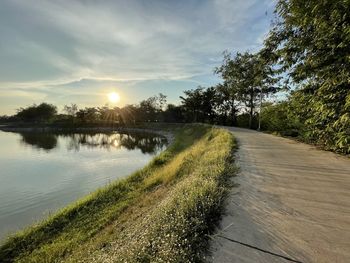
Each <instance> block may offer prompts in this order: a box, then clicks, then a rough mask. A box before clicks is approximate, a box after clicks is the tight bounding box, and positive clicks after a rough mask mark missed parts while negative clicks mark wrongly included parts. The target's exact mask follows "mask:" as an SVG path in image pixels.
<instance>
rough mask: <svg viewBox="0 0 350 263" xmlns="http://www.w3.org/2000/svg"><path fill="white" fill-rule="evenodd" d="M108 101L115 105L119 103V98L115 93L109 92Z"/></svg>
mask: <svg viewBox="0 0 350 263" xmlns="http://www.w3.org/2000/svg"><path fill="white" fill-rule="evenodd" d="M108 100H109V101H110V102H112V103H117V102H119V101H120V96H119V94H118V93H116V92H111V93H109V94H108Z"/></svg>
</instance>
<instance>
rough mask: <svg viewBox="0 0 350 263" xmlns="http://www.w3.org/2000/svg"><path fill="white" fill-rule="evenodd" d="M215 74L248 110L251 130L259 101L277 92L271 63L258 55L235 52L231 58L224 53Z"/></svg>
mask: <svg viewBox="0 0 350 263" xmlns="http://www.w3.org/2000/svg"><path fill="white" fill-rule="evenodd" d="M264 54H265V53H264ZM215 72H216V73H220V74H221V76H222V78H223V79H224V81H225V83H226V85H227V86H228V87H229V90H230V94H231V96H232V97H233V98H236V99H237V100H238V101H241V102H243V103H244V105H245V107H246V108H247V109H248V113H249V128H252V127H253V116H254V114H255V111H256V108H257V106H258V104H259V101H261V100H262V99H263V97H264V96H267V95H269V94H271V93H275V92H277V91H278V90H279V88H277V87H276V86H274V84H276V82H277V80H278V78H276V77H275V76H274V75H275V72H274V70H273V67H272V63H271V62H270V61H269V60H267V59H266V55H265V56H262V54H260V53H256V54H252V53H249V52H245V53H239V52H237V53H236V54H234V56H233V57H231V55H230V54H228V53H225V54H224V61H223V64H222V65H221V66H220V67H218V68H217V69H216V70H215Z"/></svg>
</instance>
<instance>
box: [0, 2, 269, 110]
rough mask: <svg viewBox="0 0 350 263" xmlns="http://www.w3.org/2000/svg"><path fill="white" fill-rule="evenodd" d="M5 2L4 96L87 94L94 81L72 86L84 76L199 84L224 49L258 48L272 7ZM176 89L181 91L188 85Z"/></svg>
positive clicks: (0, 43)
mask: <svg viewBox="0 0 350 263" xmlns="http://www.w3.org/2000/svg"><path fill="white" fill-rule="evenodd" d="M0 5H1V8H0V36H1V37H0V91H1V94H3V93H4V92H5V90H6V92H10V90H14V89H18V88H21V89H22V88H23V89H27V90H28V92H29V91H30V90H37V89H40V90H41V92H42V93H40V94H46V95H47V96H49V94H52V93H50V92H52V90H54V91H55V92H56V94H61V95H62V96H63V97H64V96H66V97H67V95H68V94H71V93H72V92H75V91H76V90H77V89H79V92H81V93H84V92H85V94H87V95H88V94H89V93H88V92H87V91H88V90H90V89H91V88H89V87H88V86H84V85H78V86H79V87H78V88H72V86H73V84H74V83H77V82H79V81H81V83H85V84H86V85H90V84H91V83H92V82H94V81H96V82H98V83H102V82H103V81H104V82H105V84H106V85H109V84H110V83H113V82H114V83H117V84H118V83H119V84H121V83H122V84H123V85H125V84H126V82H132V81H137V83H142V82H143V83H145V85H144V87H148V86H147V85H146V83H150V82H152V81H156V84H155V85H156V86H157V87H163V89H164V85H161V84H160V83H161V82H162V81H163V83H164V84H165V83H167V84H168V85H169V83H170V82H169V81H175V83H182V82H181V81H185V82H186V83H193V79H194V78H196V77H198V76H208V75H211V74H212V71H213V68H214V67H215V66H217V65H218V64H219V63H220V60H221V53H222V51H223V50H225V49H228V50H235V51H242V50H246V49H249V50H255V49H257V48H258V47H259V46H260V45H261V41H262V36H263V35H264V34H265V33H266V32H267V31H268V26H269V19H270V18H268V17H265V12H266V11H269V12H270V11H271V9H272V8H273V6H271V1H268V0H245V1H240V0H207V1H200V0H193V1H185V0H183V1H170V0H169V1H161V0H150V1H141V0H139V1H136V0H129V1H121V0H120V1H68V0H67V1H40V2H37V1H35V0H27V1H21V0H11V1H10V0H4V1H1V3H0ZM203 79H208V77H203ZM84 80H90V81H89V84H87V81H84ZM65 83H68V84H69V83H70V85H69V86H70V89H66V88H64V87H65V85H64V84H65ZM193 84H194V83H193ZM138 85H141V84H138ZM170 86H171V85H170ZM175 86H176V85H175ZM185 86H186V87H187V86H188V85H185ZM128 87H130V89H132V87H134V86H128ZM173 88H175V87H173ZM176 88H177V89H178V90H179V92H177V94H180V93H181V91H182V90H183V88H181V87H180V86H179V85H178V86H176ZM147 89H149V87H148V88H147ZM169 89H170V88H168V90H169ZM158 90H159V89H158ZM64 92H65V94H64ZM163 92H164V93H167V91H166V90H164V91H163ZM170 93H174V92H170ZM143 94H144V95H145V96H146V95H147V94H148V91H147V90H145V91H144V92H143ZM36 95H37V94H36ZM151 95H152V94H151ZM33 96H34V98H39V97H40V98H41V99H42V96H39V97H38V96H36V97H35V94H34V93H33ZM2 98H3V96H2V95H0V102H1V101H2ZM34 100H36V99H33V101H34ZM0 112H1V108H0Z"/></svg>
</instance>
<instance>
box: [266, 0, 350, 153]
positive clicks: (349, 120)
mask: <svg viewBox="0 0 350 263" xmlns="http://www.w3.org/2000/svg"><path fill="white" fill-rule="evenodd" d="M349 10H350V2H349V1H345V0H334V1H316V0H309V1H307V2H305V1H301V0H280V1H278V4H277V8H276V14H277V15H278V19H277V21H276V23H275V26H274V27H273V29H272V30H271V32H270V36H269V37H268V39H267V40H266V43H265V46H266V47H267V48H268V49H270V50H274V52H275V54H276V55H277V57H278V58H279V62H280V63H281V65H282V66H283V69H284V70H285V71H286V72H288V74H289V76H290V78H291V80H292V81H293V82H294V85H295V86H297V87H298V90H297V91H296V93H295V94H294V95H293V96H292V97H291V98H290V103H291V104H294V105H295V104H299V105H300V106H301V107H300V108H295V110H296V112H298V116H299V117H300V118H301V119H304V118H305V126H306V129H307V131H306V132H305V138H307V139H308V140H311V141H312V142H315V143H318V144H321V145H323V146H325V147H326V148H328V149H332V150H336V151H340V152H344V153H349V152H350V107H349V105H350V103H349V101H350V85H349V84H350V83H349V80H350V24H349V23H350V20H349V16H350V12H349ZM305 116H306V117H305Z"/></svg>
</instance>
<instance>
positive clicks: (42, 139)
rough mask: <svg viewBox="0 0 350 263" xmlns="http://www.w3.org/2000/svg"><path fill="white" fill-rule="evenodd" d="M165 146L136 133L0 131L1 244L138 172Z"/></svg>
mask: <svg viewBox="0 0 350 263" xmlns="http://www.w3.org/2000/svg"><path fill="white" fill-rule="evenodd" d="M166 145H167V140H166V138H165V137H162V136H160V135H156V134H150V133H140V132H133V133H125V132H122V133H120V132H109V133H43V132H25V133H13V132H3V131H0V240H3V239H4V238H5V236H7V235H8V234H9V233H13V232H14V231H16V230H18V229H22V228H23V227H25V226H28V225H30V224H32V223H33V222H37V221H38V220H40V219H43V218H45V217H46V216H48V215H49V214H50V213H53V212H55V211H57V210H58V209H59V208H62V207H64V206H65V205H67V204H69V203H71V202H73V201H75V200H77V199H79V198H80V197H83V196H84V195H86V194H88V193H90V192H93V191H94V190H96V189H97V188H99V187H102V186H104V185H106V184H108V183H110V182H112V181H114V180H116V179H118V178H122V177H125V176H127V175H129V174H130V173H132V172H134V171H136V170H138V169H140V168H142V167H143V166H145V165H146V164H147V163H148V162H149V161H150V160H151V159H152V158H153V157H154V156H155V155H157V154H158V153H159V152H161V151H162V150H164V149H165V147H166Z"/></svg>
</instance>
